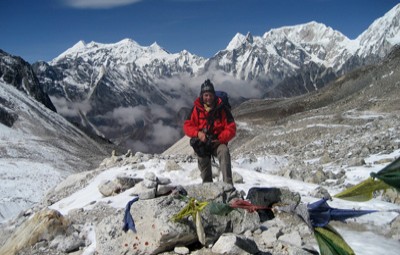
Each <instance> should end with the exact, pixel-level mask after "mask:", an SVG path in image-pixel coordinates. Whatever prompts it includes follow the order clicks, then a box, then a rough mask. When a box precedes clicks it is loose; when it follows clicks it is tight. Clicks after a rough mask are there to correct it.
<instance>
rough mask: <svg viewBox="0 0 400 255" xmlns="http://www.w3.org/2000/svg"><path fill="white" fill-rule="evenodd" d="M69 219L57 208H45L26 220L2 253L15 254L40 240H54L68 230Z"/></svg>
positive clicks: (3, 254)
mask: <svg viewBox="0 0 400 255" xmlns="http://www.w3.org/2000/svg"><path fill="white" fill-rule="evenodd" d="M67 226H68V222H67V220H65V218H64V217H63V216H62V215H61V214H60V213H59V212H58V211H55V210H50V209H43V210H42V211H39V212H37V213H35V214H34V216H33V217H32V218H30V219H29V220H27V221H25V222H24V223H23V224H22V225H21V226H20V227H19V228H18V229H17V230H16V231H15V232H14V234H13V235H12V236H11V237H10V238H9V239H8V240H7V242H6V243H5V244H4V245H3V246H2V247H1V248H0V254H2V255H14V254H16V253H17V252H18V251H20V250H21V249H23V248H26V247H30V246H33V245H34V244H36V243H37V242H38V241H42V240H47V241H51V240H53V239H54V238H55V237H56V236H57V235H58V234H62V233H64V232H65V231H66V229H67Z"/></svg>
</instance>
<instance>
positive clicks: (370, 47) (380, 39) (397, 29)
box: [357, 4, 400, 56]
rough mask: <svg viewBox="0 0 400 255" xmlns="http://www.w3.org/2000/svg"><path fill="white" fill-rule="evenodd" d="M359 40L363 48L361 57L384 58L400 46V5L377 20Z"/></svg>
mask: <svg viewBox="0 0 400 255" xmlns="http://www.w3.org/2000/svg"><path fill="white" fill-rule="evenodd" d="M357 40H358V41H359V42H360V45H361V47H362V48H363V51H362V52H360V55H361V56H366V55H368V54H374V55H380V56H384V55H385V54H386V53H387V52H388V51H389V50H390V48H391V47H392V46H394V45H396V44H400V4H397V5H396V6H395V7H393V8H392V9H391V10H390V11H388V12H387V13H386V14H385V15H384V16H383V17H381V18H379V19H376V20H375V21H374V22H373V23H372V24H371V25H370V26H369V27H368V29H367V30H365V31H364V32H363V33H362V34H361V35H360V36H359V37H357Z"/></svg>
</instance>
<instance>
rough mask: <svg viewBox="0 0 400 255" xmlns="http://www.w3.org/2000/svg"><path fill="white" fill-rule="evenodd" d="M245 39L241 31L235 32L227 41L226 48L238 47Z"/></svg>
mask: <svg viewBox="0 0 400 255" xmlns="http://www.w3.org/2000/svg"><path fill="white" fill-rule="evenodd" d="M245 41H246V36H245V35H242V34H241V33H237V34H236V35H235V36H234V37H233V38H232V40H231V41H230V42H229V44H228V46H227V47H226V50H228V51H231V50H234V49H236V48H238V47H239V46H240V45H242V44H243V42H245Z"/></svg>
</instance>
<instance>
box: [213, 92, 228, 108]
mask: <svg viewBox="0 0 400 255" xmlns="http://www.w3.org/2000/svg"><path fill="white" fill-rule="evenodd" d="M215 95H216V96H217V97H219V98H221V100H222V103H223V104H224V105H225V106H226V107H227V108H228V110H231V108H232V107H231V104H230V103H229V96H228V93H226V92H225V91H215Z"/></svg>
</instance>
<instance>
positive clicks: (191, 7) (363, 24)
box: [0, 0, 399, 63]
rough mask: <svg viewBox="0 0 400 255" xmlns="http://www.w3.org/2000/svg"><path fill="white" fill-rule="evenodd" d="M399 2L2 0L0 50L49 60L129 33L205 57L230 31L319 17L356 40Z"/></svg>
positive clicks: (219, 46)
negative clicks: (80, 46) (81, 43)
mask: <svg viewBox="0 0 400 255" xmlns="http://www.w3.org/2000/svg"><path fill="white" fill-rule="evenodd" d="M398 3H399V1H398V0H395V1H394V0H0V33H1V34H0V49H2V50H4V51H6V52H8V53H10V54H12V55H16V56H20V57H22V58H23V59H25V60H27V61H28V62H30V63H33V62H35V61H38V60H44V61H50V60H52V59H53V58H55V57H57V56H58V55H59V54H61V53H62V52H64V51H65V50H67V49H68V48H70V47H71V46H73V45H74V44H75V43H77V42H78V41H80V40H83V41H85V42H86V43H89V42H91V41H95V42H99V43H115V42H118V41H120V40H122V39H125V38H130V39H133V40H134V41H136V42H137V43H139V44H140V45H142V46H149V45H151V44H152V43H153V42H157V43H158V44H159V45H160V46H161V47H163V48H165V49H166V50H168V51H169V52H171V53H176V52H179V51H181V50H184V49H186V50H188V51H189V52H191V53H193V54H196V55H199V56H202V57H206V58H208V57H211V56H213V55H214V54H215V53H217V52H218V51H219V50H223V49H225V48H226V46H227V45H228V43H229V42H230V40H231V39H232V38H233V36H234V35H235V34H236V33H238V32H239V33H242V34H246V33H247V32H251V33H252V34H253V35H255V36H262V35H263V34H264V33H265V32H267V31H269V30H270V29H271V28H279V27H282V26H290V25H297V24H302V23H306V22H309V21H317V22H320V23H323V24H325V25H327V26H330V27H332V28H333V29H335V30H338V31H340V32H342V33H343V34H344V35H346V36H347V37H349V38H350V39H354V38H356V37H357V36H358V35H359V34H361V33H362V32H363V31H364V30H365V29H367V28H368V26H369V25H370V24H371V23H372V22H373V21H374V20H375V19H377V18H379V17H382V16H383V15H384V14H385V13H386V12H388V11H389V10H390V9H391V8H393V7H394V6H395V5H396V4H398Z"/></svg>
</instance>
